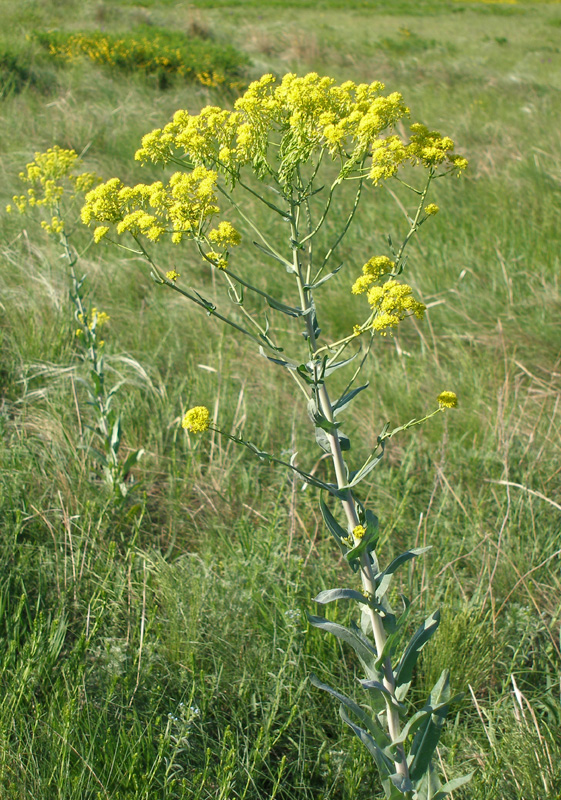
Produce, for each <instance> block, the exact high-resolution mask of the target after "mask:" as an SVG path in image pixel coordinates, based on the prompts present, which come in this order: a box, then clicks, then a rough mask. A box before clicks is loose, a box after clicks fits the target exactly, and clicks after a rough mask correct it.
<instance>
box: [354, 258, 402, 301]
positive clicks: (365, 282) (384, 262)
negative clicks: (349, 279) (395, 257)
mask: <svg viewBox="0 0 561 800" xmlns="http://www.w3.org/2000/svg"><path fill="white" fill-rule="evenodd" d="M394 267H395V262H394V261H390V259H389V258H388V257H387V256H373V257H372V258H371V259H370V260H369V261H367V262H366V264H365V265H364V266H363V268H362V275H361V276H360V278H357V279H356V281H355V282H354V283H353V286H352V289H351V292H352V293H353V294H364V292H365V291H366V290H367V289H368V287H369V286H370V285H371V284H372V283H374V282H375V281H377V280H378V279H379V278H381V277H382V275H387V274H388V273H390V272H392V271H393V268H394Z"/></svg>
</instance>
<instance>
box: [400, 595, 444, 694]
mask: <svg viewBox="0 0 561 800" xmlns="http://www.w3.org/2000/svg"><path fill="white" fill-rule="evenodd" d="M439 623H440V611H438V610H437V611H435V612H434V613H433V614H431V615H430V617H427V618H426V620H425V621H424V622H423V624H422V625H421V626H420V627H419V628H417V630H416V631H415V633H414V634H413V636H412V638H411V641H410V642H409V644H408V645H407V647H406V649H405V652H404V653H403V655H402V657H401V660H400V662H399V664H398V666H397V669H396V671H395V686H396V692H395V694H396V697H397V699H398V700H403V698H404V697H405V695H406V694H407V692H408V690H409V686H410V685H411V679H412V677H413V669H414V667H415V664H416V663H417V659H418V658H419V654H420V652H421V650H422V649H423V647H424V646H425V645H426V643H427V642H428V640H429V639H430V638H431V636H432V635H433V634H434V633H435V632H436V629H437V628H438V625H439Z"/></svg>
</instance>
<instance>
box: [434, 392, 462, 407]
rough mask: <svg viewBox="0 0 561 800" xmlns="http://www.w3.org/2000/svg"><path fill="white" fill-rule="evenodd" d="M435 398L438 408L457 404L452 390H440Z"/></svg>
mask: <svg viewBox="0 0 561 800" xmlns="http://www.w3.org/2000/svg"><path fill="white" fill-rule="evenodd" d="M436 399H437V400H438V406H439V408H456V406H457V405H458V398H457V397H456V395H455V394H454V392H440V394H439V395H438V397H437V398H436Z"/></svg>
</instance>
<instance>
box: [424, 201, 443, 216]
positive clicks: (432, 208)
mask: <svg viewBox="0 0 561 800" xmlns="http://www.w3.org/2000/svg"><path fill="white" fill-rule="evenodd" d="M439 211H440V208H439V207H438V206H437V205H436V203H429V204H428V206H425V214H427V215H428V216H429V217H432V216H433V215H434V214H438V212H439Z"/></svg>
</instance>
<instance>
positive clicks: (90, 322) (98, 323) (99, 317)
mask: <svg viewBox="0 0 561 800" xmlns="http://www.w3.org/2000/svg"><path fill="white" fill-rule="evenodd" d="M76 319H77V320H78V322H79V323H80V325H81V326H82V327H81V328H77V329H76V336H77V337H78V338H82V337H83V336H84V335H87V336H88V338H91V337H90V336H89V335H90V334H94V336H95V333H96V331H97V329H98V328H101V327H102V326H103V325H105V324H106V323H108V322H109V320H110V319H111V317H110V316H109V314H106V313H105V311H98V309H97V308H96V307H95V306H94V307H93V308H92V309H91V311H90V312H89V314H88V315H87V316H86V315H85V314H77V316H76ZM100 345H103V342H100Z"/></svg>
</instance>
